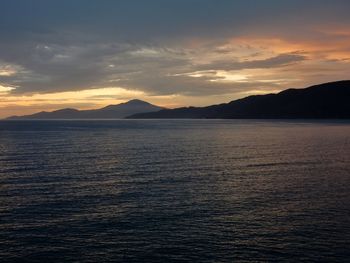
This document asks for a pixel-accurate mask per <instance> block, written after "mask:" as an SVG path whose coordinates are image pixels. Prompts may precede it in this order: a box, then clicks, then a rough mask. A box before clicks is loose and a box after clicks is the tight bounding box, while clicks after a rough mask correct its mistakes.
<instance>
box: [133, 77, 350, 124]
mask: <svg viewBox="0 0 350 263" xmlns="http://www.w3.org/2000/svg"><path fill="white" fill-rule="evenodd" d="M128 118H131V119H162V118H164V119H165V118H166V119H172V118H176V119H182V118H187V119H190V118H206V119H216V118H220V119H221V118H222V119H299V118H300V119H301V118H305V119H348V118H350V80H344V81H337V82H330V83H325V84H320V85H316V86H311V87H309V88H305V89H288V90H284V91H282V92H280V93H277V94H267V95H255V96H249V97H246V98H243V99H239V100H235V101H231V102H229V103H224V104H219V105H213V106H208V107H184V108H177V109H163V110H160V111H158V112H152V113H140V114H134V115H132V116H129V117H128Z"/></svg>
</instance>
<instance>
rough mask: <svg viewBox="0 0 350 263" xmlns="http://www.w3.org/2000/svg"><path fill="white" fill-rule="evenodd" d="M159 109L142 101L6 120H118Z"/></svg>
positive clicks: (14, 117) (159, 108)
mask: <svg viewBox="0 0 350 263" xmlns="http://www.w3.org/2000/svg"><path fill="white" fill-rule="evenodd" d="M161 109H164V108H162V107H158V106H156V105H152V104H150V103H148V102H145V101H142V100H130V101H128V102H125V103H121V104H117V105H109V106H107V107H104V108H102V109H97V110H76V109H62V110H57V111H52V112H45V111H43V112H39V113H35V114H32V115H26V116H13V117H10V118H8V119H16V120H24V119H120V118H125V117H126V116H129V115H132V114H136V113H143V112H152V111H159V110H161Z"/></svg>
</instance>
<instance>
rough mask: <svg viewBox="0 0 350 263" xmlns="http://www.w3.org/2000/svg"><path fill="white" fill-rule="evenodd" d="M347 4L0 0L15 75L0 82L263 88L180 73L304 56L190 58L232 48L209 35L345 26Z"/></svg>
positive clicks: (23, 87)
mask: <svg viewBox="0 0 350 263" xmlns="http://www.w3.org/2000/svg"><path fill="white" fill-rule="evenodd" d="M349 9H350V2H349V1H342V0H338V1H333V2H330V1H316V0H311V1H301V0H295V1H277V0H266V1H253V0H245V1H231V0H222V1H217V0H177V1H171V0H150V1H143V0H139V1H136V0H121V1H114V0H102V1H92V0H74V1H71V0H60V1H58V0H57V1H54V0H8V1H6V0H5V1H1V10H0V35H1V41H0V65H1V64H4V65H12V66H13V67H15V68H16V70H17V73H16V74H13V75H11V76H0V84H4V85H7V86H15V87H17V88H16V89H15V90H13V92H14V93H17V94H22V93H48V92H57V91H69V90H81V89H90V88H96V87H109V86H120V87H124V88H126V89H137V90H142V91H145V92H147V93H149V94H155V95H168V94H185V95H210V94H225V93H229V92H233V91H241V90H242V89H244V88H246V87H248V86H249V87H258V86H259V87H260V86H261V83H259V82H255V81H251V82H249V83H248V82H247V83H222V82H215V81H210V80H211V78H209V76H201V77H196V78H194V77H190V76H188V75H186V74H187V73H190V72H194V71H198V70H239V69H253V68H275V67H281V66H284V65H289V64H291V63H296V62H301V61H303V60H305V56H304V55H303V54H298V53H286V54H278V55H276V54H274V55H271V57H270V58H268V59H264V60H262V59H255V60H251V59H250V60H249V61H242V60H239V59H235V58H232V57H227V58H225V59H223V58H221V59H220V60H215V61H213V60H211V62H208V63H202V64H198V63H194V57H196V56H197V57H198V56H200V52H203V54H204V55H205V54H207V53H210V52H212V53H215V52H216V53H218V54H222V55H225V54H229V53H230V52H231V51H232V50H230V49H228V50H226V49H216V44H215V43H216V42H220V41H223V40H224V39H226V38H228V37H232V36H239V35H242V34H246V33H247V32H250V33H252V34H267V35H268V34H280V35H284V36H287V37H290V38H293V37H296V36H295V35H296V34H297V35H298V37H303V36H304V37H308V34H309V31H308V28H310V27H312V26H318V25H319V24H320V23H321V22H323V21H325V20H327V21H328V22H329V23H331V22H334V23H342V24H349V21H350V18H349V16H348V10H349ZM305 24H307V25H308V27H305V26H304V25H305ZM196 38H200V39H203V40H208V39H209V44H208V46H206V47H205V48H203V49H202V50H196V47H187V46H186V45H185V44H184V43H187V42H186V41H187V40H188V39H190V40H191V39H196ZM210 40H212V41H213V42H215V43H212V42H211V41H210ZM251 56H252V57H253V55H251ZM216 78H219V77H216Z"/></svg>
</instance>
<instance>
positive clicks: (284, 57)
mask: <svg viewBox="0 0 350 263" xmlns="http://www.w3.org/2000/svg"><path fill="white" fill-rule="evenodd" d="M304 60H306V57H305V56H304V55H301V54H298V53H287V54H280V55H277V56H275V57H271V58H267V59H261V60H250V61H243V62H240V61H227V60H219V61H214V62H212V63H210V64H204V65H200V66H198V67H197V70H240V69H254V68H275V67H281V66H286V65H290V64H291V63H295V62H300V61H304Z"/></svg>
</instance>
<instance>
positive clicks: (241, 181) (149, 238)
mask: <svg viewBox="0 0 350 263" xmlns="http://www.w3.org/2000/svg"><path fill="white" fill-rule="evenodd" d="M349 156H350V123H346V122H343V123H341V122H338V123H330V122H280V121H237V120H172V121H167V120H160V121H158V120H157V121H156V120H153V121H152V120H148V121H146V120H128V121H122V120H119V121H22V122H20V121H19V122H17V121H2V122H0V183H1V188H0V216H1V221H0V222H1V223H0V229H1V235H0V258H1V259H2V261H6V262H11V261H16V260H20V261H27V262H40V261H41V262H42V261H46V262H63V261H65V262H67V261H68V262H72V261H76V262H108V261H111V262H115V261H125V262H131V261H152V262H154V261H156V262H157V261H159V262H160V261H175V262H176V261H186V260H187V261H200V262H231V261H233V260H237V261H244V260H250V261H273V260H275V261H283V260H287V261H291V260H292V261H293V260H294V261H296V260H297V261H310V260H313V261H328V262H329V261H332V262H335V261H349V260H350V252H349V250H348V249H349V242H350V207H349V204H350V157H349Z"/></svg>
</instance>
